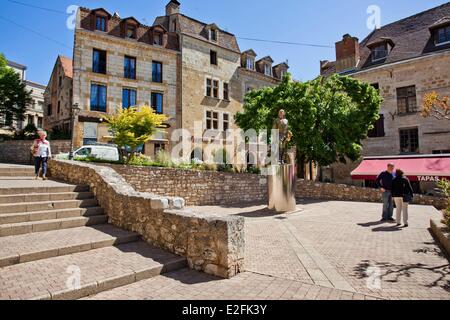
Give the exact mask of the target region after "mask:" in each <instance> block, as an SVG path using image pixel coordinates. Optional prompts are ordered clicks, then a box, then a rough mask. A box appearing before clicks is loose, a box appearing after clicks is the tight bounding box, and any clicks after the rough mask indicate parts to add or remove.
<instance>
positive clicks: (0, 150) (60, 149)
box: [0, 140, 70, 164]
mask: <svg viewBox="0 0 450 320" xmlns="http://www.w3.org/2000/svg"><path fill="white" fill-rule="evenodd" d="M32 144H33V141H30V140H13V141H3V142H0V163H17V164H32V163H33V158H32V156H31V153H30V147H31V145H32ZM50 145H51V148H52V153H53V154H54V155H57V154H59V153H64V152H69V151H70V140H55V141H50Z"/></svg>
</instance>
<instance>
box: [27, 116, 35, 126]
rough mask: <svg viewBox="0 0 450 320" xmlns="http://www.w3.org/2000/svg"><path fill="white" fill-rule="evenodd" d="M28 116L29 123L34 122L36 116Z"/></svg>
mask: <svg viewBox="0 0 450 320" xmlns="http://www.w3.org/2000/svg"><path fill="white" fill-rule="evenodd" d="M27 118H28V120H27V123H28V124H34V117H33V116H32V115H28V117H27Z"/></svg>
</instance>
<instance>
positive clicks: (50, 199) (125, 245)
mask: <svg viewBox="0 0 450 320" xmlns="http://www.w3.org/2000/svg"><path fill="white" fill-rule="evenodd" d="M33 176H34V171H33V168H31V167H21V166H10V165H0V300H4V299H78V298H82V297H87V296H90V295H93V294H96V293H99V292H103V291H106V290H110V289H113V288H116V287H119V286H124V285H128V284H131V283H133V282H136V281H140V280H143V279H148V278H151V277H155V276H158V275H160V274H163V273H166V272H170V271H174V270H178V269H181V268H185V267H186V259H185V258H182V257H179V256H176V255H173V254H170V253H168V252H165V251H163V250H160V249H157V248H154V247H152V246H150V245H148V244H147V243H145V242H143V241H141V240H140V237H139V235H138V234H135V233H132V232H128V231H124V230H121V229H118V228H116V227H114V226H112V225H109V224H107V222H108V218H107V216H106V215H105V214H104V212H103V209H102V208H101V207H100V206H99V205H98V202H97V200H96V199H95V196H94V194H93V193H92V192H90V190H89V187H88V186H74V185H69V184H65V183H60V182H56V181H41V180H39V181H36V180H34V179H33Z"/></svg>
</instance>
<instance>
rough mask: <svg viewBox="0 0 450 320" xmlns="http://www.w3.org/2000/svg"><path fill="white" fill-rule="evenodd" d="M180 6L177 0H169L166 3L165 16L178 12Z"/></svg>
mask: <svg viewBox="0 0 450 320" xmlns="http://www.w3.org/2000/svg"><path fill="white" fill-rule="evenodd" d="M180 6H181V3H179V2H178V1H177V0H171V1H170V2H169V3H168V4H167V5H166V16H170V15H172V14H175V13H180Z"/></svg>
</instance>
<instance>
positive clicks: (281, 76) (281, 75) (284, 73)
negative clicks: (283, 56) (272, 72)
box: [280, 70, 287, 79]
mask: <svg viewBox="0 0 450 320" xmlns="http://www.w3.org/2000/svg"><path fill="white" fill-rule="evenodd" d="M286 73H287V72H286V70H281V72H280V79H283V78H284V76H285V75H286Z"/></svg>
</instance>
